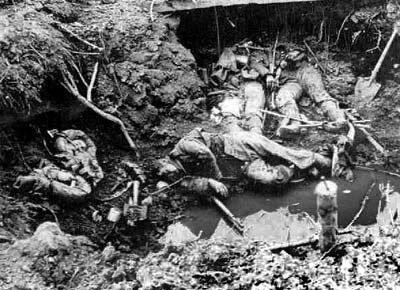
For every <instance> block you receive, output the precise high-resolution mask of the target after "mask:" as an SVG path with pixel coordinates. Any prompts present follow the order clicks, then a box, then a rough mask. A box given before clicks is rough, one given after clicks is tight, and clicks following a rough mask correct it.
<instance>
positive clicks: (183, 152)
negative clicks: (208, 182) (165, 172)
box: [169, 138, 222, 179]
mask: <svg viewBox="0 0 400 290" xmlns="http://www.w3.org/2000/svg"><path fill="white" fill-rule="evenodd" d="M169 155H170V157H171V158H172V159H174V158H180V159H182V160H184V159H186V158H187V159H191V160H199V161H200V160H203V161H207V163H208V164H209V165H210V170H211V172H210V173H211V174H210V176H212V177H214V178H215V179H221V178H222V174H221V171H220V169H219V167H218V164H217V159H216V158H215V155H214V154H213V153H212V152H211V150H210V149H209V148H208V147H207V146H206V145H205V144H203V143H201V142H199V141H198V140H195V139H191V138H187V139H182V140H181V141H179V143H178V144H177V146H176V147H175V149H174V150H172V151H171V153H170V154H169Z"/></svg>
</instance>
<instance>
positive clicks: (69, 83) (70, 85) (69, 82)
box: [61, 66, 139, 158]
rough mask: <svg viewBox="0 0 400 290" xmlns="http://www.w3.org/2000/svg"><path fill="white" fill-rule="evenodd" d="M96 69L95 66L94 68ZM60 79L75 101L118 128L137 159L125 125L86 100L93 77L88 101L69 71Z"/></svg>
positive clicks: (63, 73) (134, 146) (64, 72)
mask: <svg viewBox="0 0 400 290" xmlns="http://www.w3.org/2000/svg"><path fill="white" fill-rule="evenodd" d="M96 67H97V66H96ZM96 67H95V71H94V72H93V75H95V74H96V73H97V69H96ZM62 77H63V82H62V83H61V85H62V86H63V87H64V88H65V89H66V90H67V91H68V92H69V93H70V94H72V95H73V96H75V97H76V98H77V100H78V101H79V102H80V103H81V104H83V105H84V106H85V107H87V108H89V109H91V110H92V111H93V112H95V113H96V114H97V115H99V116H100V117H102V118H104V119H106V120H108V121H110V122H112V123H114V124H116V125H118V127H119V128H120V130H121V132H122V134H123V135H124V137H125V140H126V141H127V143H128V145H129V148H130V149H132V150H133V151H134V152H135V153H136V157H137V158H139V154H138V150H137V147H136V144H135V143H134V142H133V140H132V139H131V137H130V136H129V133H128V131H127V129H126V127H125V124H124V123H123V122H122V121H121V120H120V119H119V118H117V117H115V116H113V115H111V114H108V113H106V112H104V111H102V110H101V109H99V108H97V107H96V106H95V105H94V104H93V103H91V102H90V101H89V100H88V99H91V89H90V87H91V86H92V87H93V84H94V79H95V78H94V77H92V80H91V82H90V85H89V88H88V94H87V95H88V96H89V97H88V99H86V98H84V97H83V96H82V94H81V93H80V92H79V90H78V87H77V85H76V83H75V80H74V78H73V77H72V75H71V73H70V72H69V71H63V72H62Z"/></svg>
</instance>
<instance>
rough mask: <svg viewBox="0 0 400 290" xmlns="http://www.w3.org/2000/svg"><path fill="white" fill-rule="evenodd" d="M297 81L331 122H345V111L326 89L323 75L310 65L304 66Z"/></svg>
mask: <svg viewBox="0 0 400 290" xmlns="http://www.w3.org/2000/svg"><path fill="white" fill-rule="evenodd" d="M297 79H298V81H299V83H300V85H301V86H302V88H303V90H304V92H305V93H307V94H308V95H309V96H310V97H311V99H313V101H314V102H315V103H316V104H317V105H318V106H319V107H320V108H321V110H322V112H323V114H324V115H325V116H327V117H328V119H329V120H330V121H339V122H344V120H345V114H344V112H343V110H341V109H340V108H339V105H338V102H337V101H336V100H335V99H334V98H332V97H331V96H330V95H329V93H328V92H327V90H326V89H325V85H324V82H323V80H322V75H321V74H320V72H319V71H318V70H317V69H316V68H314V67H313V66H312V65H310V64H306V65H303V66H302V67H301V68H300V69H299V70H298V72H297Z"/></svg>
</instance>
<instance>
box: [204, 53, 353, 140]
mask: <svg viewBox="0 0 400 290" xmlns="http://www.w3.org/2000/svg"><path fill="white" fill-rule="evenodd" d="M243 59H244V60H243ZM281 59H282V60H281V61H280V62H277V61H276V60H274V61H275V62H274V61H272V58H271V59H270V58H269V57H268V56H266V55H265V56H264V57H254V56H253V55H251V56H250V57H247V58H246V57H245V56H243V55H235V54H234V53H233V51H232V49H225V50H224V52H223V54H222V55H221V57H220V59H219V61H218V63H217V66H216V69H215V71H214V73H213V74H212V75H211V79H212V80H214V83H215V84H219V85H220V86H222V88H223V90H222V91H221V92H222V93H223V97H222V99H220V100H219V101H218V102H217V104H215V107H214V108H213V110H212V118H214V119H216V116H217V115H218V114H220V116H221V117H220V119H219V121H220V122H221V123H222V124H223V127H225V132H232V131H235V130H238V128H239V127H240V125H239V124H240V122H241V121H242V127H245V128H247V129H248V130H251V131H253V132H257V133H261V131H262V129H263V123H262V117H261V114H260V110H263V109H264V108H265V105H266V103H269V106H270V107H272V108H274V109H275V108H276V109H277V110H278V111H279V112H280V113H281V114H283V115H285V116H287V118H285V119H284V120H283V121H282V122H281V124H280V126H279V128H278V130H277V135H278V136H282V137H285V136H287V135H290V134H297V133H300V132H301V126H300V122H299V121H298V120H299V119H302V118H303V116H302V115H301V114H300V112H299V108H298V106H297V101H298V100H299V99H300V97H301V96H302V95H303V94H307V95H308V96H309V97H310V98H311V99H312V100H313V101H314V103H315V104H316V105H317V106H318V107H319V108H320V109H321V111H322V112H323V114H324V115H325V116H326V117H327V118H328V120H329V121H332V122H336V124H337V127H338V128H340V127H342V126H343V125H344V124H345V123H346V119H345V114H344V112H343V111H342V110H341V109H340V108H339V106H338V102H337V101H336V100H335V99H334V98H332V97H331V96H330V95H329V93H328V92H327V91H326V89H325V86H324V83H323V80H322V76H321V74H320V73H319V71H318V70H317V69H315V68H314V67H313V66H312V65H311V64H310V63H309V62H308V60H307V57H306V55H305V53H303V52H302V50H300V49H297V50H292V51H290V52H288V53H287V54H286V56H281ZM276 62H277V63H278V65H277V67H276V68H275V63H276ZM272 63H273V64H274V65H271V64H272ZM240 65H242V68H241V71H240V70H239V67H240ZM240 72H241V74H240ZM266 93H267V95H269V96H270V98H269V102H266V97H265V94H266ZM212 94H213V93H212ZM275 94H276V95H275ZM330 129H335V128H330Z"/></svg>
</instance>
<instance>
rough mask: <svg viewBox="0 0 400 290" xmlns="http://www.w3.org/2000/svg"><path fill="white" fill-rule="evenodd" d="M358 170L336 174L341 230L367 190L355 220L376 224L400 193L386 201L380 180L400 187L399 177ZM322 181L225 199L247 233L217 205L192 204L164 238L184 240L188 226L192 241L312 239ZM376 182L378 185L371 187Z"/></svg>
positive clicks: (296, 184) (351, 216) (349, 220)
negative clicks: (241, 232)
mask: <svg viewBox="0 0 400 290" xmlns="http://www.w3.org/2000/svg"><path fill="white" fill-rule="evenodd" d="M354 173H355V179H354V182H352V183H350V182H347V181H345V180H343V179H333V180H334V181H335V182H336V183H337V185H338V196H337V201H338V218H339V219H338V224H339V228H341V229H343V228H346V226H347V225H349V224H350V223H351V222H352V220H353V219H354V217H355V216H356V215H357V213H358V212H359V211H360V208H361V204H362V202H363V200H364V199H365V198H366V195H367V194H368V197H367V198H368V200H367V202H366V205H365V208H364V210H363V211H362V212H361V214H360V215H359V217H358V218H357V219H356V220H355V222H354V225H360V226H369V225H373V224H375V223H377V216H378V210H379V212H381V211H384V210H385V208H386V207H387V205H388V203H390V200H393V202H397V199H396V198H397V196H398V195H399V194H398V193H397V192H395V193H393V194H392V196H391V197H389V199H388V200H385V199H383V198H382V197H381V192H380V191H379V188H378V186H379V184H387V182H390V184H391V185H392V186H394V190H395V191H398V190H400V178H399V177H394V176H390V175H387V174H385V173H382V172H372V171H367V170H362V169H357V170H355V172H354ZM328 180H330V179H328ZM319 182H320V181H318V180H315V181H305V182H301V183H295V184H291V185H290V186H288V187H287V188H284V189H281V190H270V189H266V190H265V191H263V190H262V189H259V190H258V191H257V192H254V191H253V192H249V191H246V192H244V193H243V194H235V195H233V196H231V197H229V198H228V199H226V200H224V203H225V205H226V206H227V207H228V208H229V209H230V210H231V212H232V213H233V215H234V216H235V217H237V218H239V219H241V220H242V223H243V224H244V227H245V229H244V235H243V237H241V236H240V235H239V234H237V233H236V232H235V231H234V230H232V229H231V228H230V226H229V222H228V221H225V220H224V218H223V214H221V213H220V211H218V209H217V208H216V207H215V206H212V204H203V205H200V206H195V207H191V208H189V209H187V210H186V211H185V212H184V213H183V216H184V217H183V218H182V219H181V220H180V221H179V222H178V225H171V226H170V227H169V231H168V232H167V234H166V236H165V237H164V239H162V240H163V242H174V240H175V241H178V242H182V239H183V238H184V237H183V236H184V235H185V234H184V232H185V233H186V234H187V233H188V231H187V230H186V229H188V230H190V232H191V234H192V235H190V234H188V235H187V237H188V239H189V240H190V239H191V238H192V239H193V237H198V238H202V239H209V238H211V239H227V240H232V239H240V238H244V239H247V240H260V241H266V242H277V243H284V242H287V241H298V240H303V239H306V238H309V237H311V236H312V235H313V234H315V233H316V232H317V230H318V225H317V224H316V221H317V200H316V195H315V194H314V189H315V186H316V185H317V184H318V183H319ZM373 184H375V185H374V186H373V187H372V185H373ZM370 187H372V189H371V190H370ZM380 200H381V202H379V201H380ZM379 205H380V208H379V209H378V206H379ZM389 223H390V220H388V219H387V218H386V220H385V219H383V220H380V224H381V225H384V224H389ZM174 236H175V238H174Z"/></svg>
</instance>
